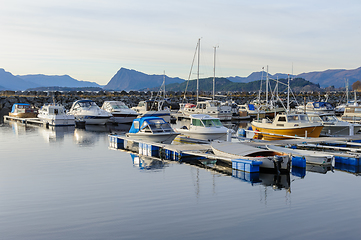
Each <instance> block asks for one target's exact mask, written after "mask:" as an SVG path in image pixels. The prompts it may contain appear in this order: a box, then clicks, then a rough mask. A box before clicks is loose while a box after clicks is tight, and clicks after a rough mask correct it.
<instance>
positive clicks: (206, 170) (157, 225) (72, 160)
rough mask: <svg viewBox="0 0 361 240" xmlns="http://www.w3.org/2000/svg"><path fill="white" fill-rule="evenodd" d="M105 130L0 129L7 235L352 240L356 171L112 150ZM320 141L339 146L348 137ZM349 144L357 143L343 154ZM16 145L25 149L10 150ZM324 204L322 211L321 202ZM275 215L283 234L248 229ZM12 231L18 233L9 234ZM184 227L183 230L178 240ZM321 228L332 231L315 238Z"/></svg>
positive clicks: (189, 148)
mask: <svg viewBox="0 0 361 240" xmlns="http://www.w3.org/2000/svg"><path fill="white" fill-rule="evenodd" d="M106 127H107V126H103V125H99V126H96V125H85V129H79V128H74V127H73V128H69V127H66V128H65V127H52V128H49V129H48V128H44V127H41V126H38V125H35V124H23V123H21V122H15V121H6V122H5V123H4V124H3V125H2V126H0V135H1V138H0V141H1V145H0V146H1V152H2V154H3V156H6V158H2V161H1V168H0V173H1V174H0V180H1V182H2V183H5V182H6V185H5V184H2V187H1V188H2V191H3V193H4V195H3V197H2V201H1V205H2V206H3V208H4V209H6V211H4V212H3V213H2V214H1V216H0V221H1V223H2V224H1V227H0V229H1V231H2V233H3V234H5V235H4V236H13V238H8V239H21V238H25V236H26V238H27V239H49V238H53V239H54V238H55V239H62V238H64V237H66V238H72V237H73V236H74V235H77V236H81V237H79V238H80V239H85V238H86V239H97V238H98V237H99V235H97V233H99V234H100V235H101V237H102V238H107V239H118V236H122V238H124V239H129V238H142V237H146V238H148V239H169V238H175V239H178V238H177V237H176V236H175V235H177V234H179V235H181V236H182V238H183V237H184V236H186V237H189V238H192V237H194V236H195V235H197V236H198V237H197V238H198V239H214V238H224V237H227V236H228V237H231V236H235V235H239V234H242V236H244V237H256V238H257V239H273V238H282V236H284V234H288V235H292V236H294V239H304V238H305V237H311V236H312V237H314V238H323V237H328V238H331V239H335V238H339V237H343V236H344V234H342V236H341V235H340V233H339V230H338V229H337V230H335V229H334V228H329V226H330V225H332V224H337V223H338V220H339V219H340V218H341V219H343V222H344V223H345V224H347V226H348V229H349V230H350V231H348V234H346V235H347V236H349V238H351V239H355V238H356V237H357V236H358V234H359V233H360V232H359V227H358V224H357V222H356V221H354V219H355V218H357V217H358V215H359V211H358V210H357V209H360V207H361V205H360V203H359V201H357V199H358V198H359V197H361V195H360V194H359V192H358V191H356V190H354V189H358V188H359V187H360V185H361V183H360V181H358V178H357V176H359V175H360V166H359V165H358V166H356V165H355V166H352V165H349V164H348V165H347V164H341V163H338V162H336V163H335V166H321V165H311V164H307V166H306V167H305V168H299V167H293V168H291V170H290V172H289V174H284V173H283V174H277V173H269V172H254V173H250V172H247V171H240V170H236V169H234V168H232V167H229V164H220V163H214V161H212V160H214V159H211V158H209V159H205V158H203V157H204V156H202V155H206V154H207V153H203V154H201V153H199V154H197V155H198V156H197V157H198V158H199V159H200V160H202V161H195V160H193V159H194V158H188V159H187V158H184V159H182V160H181V161H178V160H168V159H166V158H164V159H161V158H158V157H152V156H146V155H145V154H139V152H137V153H136V152H132V153H130V152H129V151H128V150H121V149H115V148H111V145H110V144H111V143H110V142H109V129H107V128H106ZM118 127H120V126H118ZM129 127H130V126H128V128H129ZM111 131H112V132H115V131H124V132H126V131H128V130H126V128H124V130H117V129H111ZM111 136H112V135H111ZM325 139H330V140H331V141H333V142H334V143H340V144H341V143H342V144H343V145H345V139H344V140H342V139H340V138H325ZM356 139H357V137H356V136H355V137H352V138H349V139H346V140H354V141H355V140H356ZM233 140H235V139H233ZM237 141H238V140H237ZM293 141H294V143H297V144H302V143H303V142H304V140H303V139H299V140H295V139H294V140H293ZM313 141H315V142H314V143H316V139H312V140H311V139H310V140H309V141H308V143H309V144H311V143H312V142H313ZM286 142H288V143H289V141H287V140H282V141H277V143H279V144H285V143H286ZM261 144H263V143H262V142H253V143H252V145H253V146H257V145H261ZM351 144H352V145H355V146H356V145H357V143H354V142H353V143H350V144H349V145H348V146H349V147H351ZM162 145H163V144H162ZM18 146H22V149H23V151H20V152H19V151H15V149H16V148H17V147H18ZM167 146H168V147H169V150H173V151H175V150H183V151H184V152H186V153H188V154H192V153H194V152H196V151H201V150H202V151H207V150H209V144H208V145H206V144H203V145H200V144H198V145H196V144H184V145H182V147H180V146H178V145H175V144H172V145H167ZM200 146H203V147H202V149H201V148H200ZM109 147H110V148H109ZM39 152H41V153H42V154H38V153H39ZM50 155H52V156H53V157H52V158H50V159H49V156H50ZM218 158H219V157H218ZM225 160H226V159H225ZM22 169H24V171H22ZM25 169H26V170H25ZM331 189H332V190H331ZM49 192H51V195H49ZM321 198H323V201H322V203H321V202H320V201H318V200H319V199H321ZM144 202H147V203H146V204H145V203H144ZM220 202H221V204H220ZM235 203H237V204H236V205H235ZM244 206H246V207H244ZM326 206H327V207H326ZM346 206H347V207H346ZM305 208H307V210H308V211H304V209H305ZM165 209H167V211H165ZM210 209H212V210H210ZM310 212H312V215H310ZM335 214H336V215H337V216H338V218H337V219H335V218H334V217H333V216H334V215H335ZM274 215H277V216H282V219H283V221H284V225H283V227H284V229H282V230H280V231H273V233H272V238H269V237H268V236H269V234H265V233H263V231H258V232H254V231H249V228H252V226H255V225H257V226H258V227H262V228H265V229H270V228H272V229H273V228H277V227H278V226H279V223H278V222H275V221H272V220H273V219H274ZM311 216H312V217H311ZM34 219H35V220H34ZM154 219H157V221H154ZM216 219H222V221H221V222H217V221H215V220H216ZM305 219H307V221H305ZM14 222H17V224H16V225H15V226H14V225H13V223H14ZM135 223H138V224H135ZM175 223H176V224H175ZM139 224H140V225H141V226H142V231H139ZM89 225H90V226H94V227H91V228H89ZM69 226H72V227H69ZM296 226H297V227H296ZM18 227H21V228H22V229H23V231H22V232H17V231H15V228H18ZM54 228H55V229H57V230H56V231H54V230H53V229H54ZM164 228H166V229H167V231H166V233H165V232H164ZM184 228H186V229H188V230H187V231H186V232H184V231H183V229H184ZM319 228H323V229H329V230H327V231H326V232H322V233H320V232H318V230H317V229H319ZM30 229H31V230H30ZM295 232H296V234H295ZM310 232H312V234H310ZM294 234H295V235H294ZM114 236H115V237H114Z"/></svg>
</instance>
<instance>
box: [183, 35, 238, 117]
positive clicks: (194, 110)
mask: <svg viewBox="0 0 361 240" xmlns="http://www.w3.org/2000/svg"><path fill="white" fill-rule="evenodd" d="M200 41H201V39H198V44H197V48H196V51H198V54H197V57H198V70H197V104H196V105H187V104H186V105H184V106H183V105H180V106H181V108H180V112H181V113H183V115H185V116H190V115H192V114H206V115H209V116H211V117H213V118H218V119H220V120H227V121H230V120H232V107H231V106H229V105H224V104H222V102H221V101H218V100H215V59H216V57H215V56H216V47H214V67H213V75H214V76H213V97H212V100H205V101H199V60H200V44H201V42H200Z"/></svg>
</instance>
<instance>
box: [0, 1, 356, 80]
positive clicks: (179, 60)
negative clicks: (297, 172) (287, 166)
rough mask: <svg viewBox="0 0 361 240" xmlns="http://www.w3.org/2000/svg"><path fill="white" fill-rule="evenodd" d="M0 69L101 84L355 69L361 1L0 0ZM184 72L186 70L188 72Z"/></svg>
mask: <svg viewBox="0 0 361 240" xmlns="http://www.w3.org/2000/svg"><path fill="white" fill-rule="evenodd" d="M0 6H1V7H0V68H3V69H5V71H8V72H11V73H12V74H14V75H25V74H47V75H65V74H67V75H70V76H71V77H73V78H75V79H77V80H83V81H92V82H97V83H98V84H101V85H105V84H107V83H108V82H109V81H110V79H111V78H112V77H113V76H114V75H115V74H116V72H117V71H118V70H119V69H120V68H122V67H123V68H127V69H134V70H136V71H140V72H143V73H146V74H159V75H161V74H163V73H165V74H166V75H167V76H169V77H180V78H182V79H188V77H189V75H190V76H191V77H190V78H191V79H194V78H196V74H195V73H196V66H195V67H194V68H193V71H192V72H191V66H192V60H193V56H194V53H195V49H196V45H197V41H198V39H201V40H200V42H201V44H200V45H201V47H200V71H199V73H200V77H201V78H203V77H211V76H213V74H214V73H213V68H214V47H216V61H215V66H216V67H215V75H216V76H217V77H229V76H240V77H246V76H248V75H249V74H251V73H252V72H256V71H261V70H262V68H264V69H267V66H268V69H269V73H271V74H275V73H289V74H292V73H293V74H300V73H303V72H313V71H324V70H326V69H355V68H358V67H360V65H361V64H360V62H361V41H360V40H361V25H360V22H361V14H360V10H361V1H359V0H357V1H348V0H344V1H333V0H327V1H326V0H322V1H321V0H312V1H309V0H303V1H290V0H287V1H283V0H282V1H280V0H273V1H269V0H255V1H249V0H248V1H246V0H222V1H220V0H171V1H169V0H167V1H166V0H129V1H128V0H61V1H59V0H51V1H49V0H32V1H29V0H0ZM190 72H191V74H190Z"/></svg>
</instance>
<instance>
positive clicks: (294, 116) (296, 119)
mask: <svg viewBox="0 0 361 240" xmlns="http://www.w3.org/2000/svg"><path fill="white" fill-rule="evenodd" d="M287 120H288V122H295V121H298V115H293V116H288V117H287Z"/></svg>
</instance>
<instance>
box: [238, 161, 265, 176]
mask: <svg viewBox="0 0 361 240" xmlns="http://www.w3.org/2000/svg"><path fill="white" fill-rule="evenodd" d="M261 164H262V161H253V160H248V159H232V168H233V169H236V170H241V171H243V172H249V173H256V172H259V166H260V165H261Z"/></svg>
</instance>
